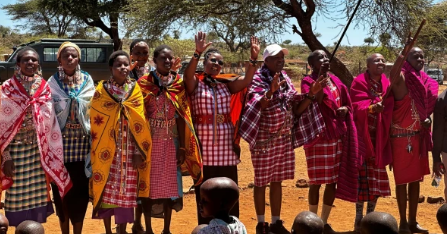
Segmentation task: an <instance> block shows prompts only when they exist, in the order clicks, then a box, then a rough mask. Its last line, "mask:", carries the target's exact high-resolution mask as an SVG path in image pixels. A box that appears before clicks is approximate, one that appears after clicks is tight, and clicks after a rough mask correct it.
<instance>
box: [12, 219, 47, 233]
mask: <svg viewBox="0 0 447 234" xmlns="http://www.w3.org/2000/svg"><path fill="white" fill-rule="evenodd" d="M16 234H45V230H44V229H43V226H42V224H40V223H38V222H36V221H31V220H25V221H23V222H21V223H20V224H19V226H17V228H16Z"/></svg>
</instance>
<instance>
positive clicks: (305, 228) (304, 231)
mask: <svg viewBox="0 0 447 234" xmlns="http://www.w3.org/2000/svg"><path fill="white" fill-rule="evenodd" d="M323 229H324V223H323V220H321V218H320V217H318V215H316V214H314V213H313V212H310V211H303V212H301V213H299V214H298V215H297V216H296V217H295V220H294V221H293V226H292V231H293V232H292V234H322V233H323Z"/></svg>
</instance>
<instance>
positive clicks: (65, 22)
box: [2, 0, 79, 37]
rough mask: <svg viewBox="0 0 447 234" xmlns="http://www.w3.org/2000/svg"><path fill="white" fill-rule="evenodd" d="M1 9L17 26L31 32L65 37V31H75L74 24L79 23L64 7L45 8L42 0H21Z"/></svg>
mask: <svg viewBox="0 0 447 234" xmlns="http://www.w3.org/2000/svg"><path fill="white" fill-rule="evenodd" d="M2 9H3V10H5V11H6V12H7V14H8V15H10V16H12V20H15V21H17V22H18V24H17V26H18V27H19V28H22V29H25V30H28V31H29V32H31V33H33V34H54V35H57V36H58V37H65V36H67V32H69V31H76V30H75V28H76V27H75V25H78V24H79V22H78V21H77V20H76V18H75V17H73V16H71V15H70V13H69V12H68V11H66V10H65V9H64V8H61V7H58V8H57V9H48V8H46V7H45V5H44V0H21V1H19V2H18V3H15V4H8V5H5V6H3V7H2ZM20 22H22V23H23V24H20Z"/></svg>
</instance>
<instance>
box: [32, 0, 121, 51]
mask: <svg viewBox="0 0 447 234" xmlns="http://www.w3.org/2000/svg"><path fill="white" fill-rule="evenodd" d="M41 1H43V5H44V7H45V8H47V9H51V10H54V11H58V10H65V11H67V12H69V14H70V16H73V17H75V18H77V19H80V20H82V21H83V22H84V23H85V24H87V25H88V26H90V27H96V28H99V29H101V30H102V31H104V32H105V33H106V34H107V35H109V36H110V38H111V39H112V40H113V48H114V50H119V49H121V48H122V42H121V39H120V36H119V29H118V20H119V18H120V16H122V13H123V12H124V11H123V9H124V8H125V7H126V6H127V5H128V3H129V2H128V1H127V0H110V1H98V0H41Z"/></svg>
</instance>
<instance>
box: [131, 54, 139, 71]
mask: <svg viewBox="0 0 447 234" xmlns="http://www.w3.org/2000/svg"><path fill="white" fill-rule="evenodd" d="M132 61H133V56H132V55H131V56H130V70H131V71H132V70H133V69H134V68H135V67H136V66H137V65H138V62H137V61H134V62H132Z"/></svg>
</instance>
